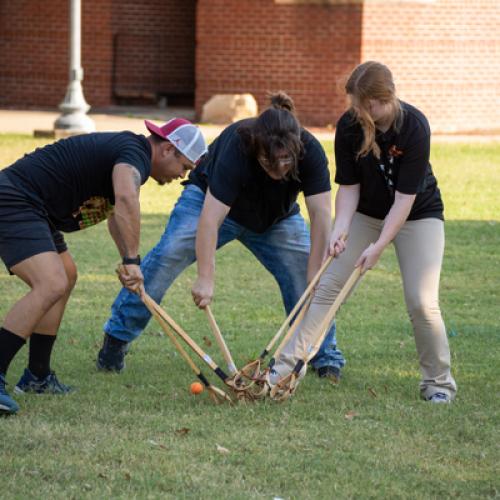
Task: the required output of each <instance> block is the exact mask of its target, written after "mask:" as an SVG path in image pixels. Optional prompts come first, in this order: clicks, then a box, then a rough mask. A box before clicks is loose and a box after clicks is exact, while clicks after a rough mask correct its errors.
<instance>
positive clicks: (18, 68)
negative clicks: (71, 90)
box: [0, 0, 111, 107]
mask: <svg viewBox="0 0 500 500" xmlns="http://www.w3.org/2000/svg"><path fill="white" fill-rule="evenodd" d="M110 20H111V0H100V1H84V2H83V7H82V65H83V67H84V70H85V75H84V84H85V97H86V99H87V101H89V102H91V103H92V105H97V106H98V105H102V104H108V103H109V97H110V92H111V44H110V42H111V26H110ZM68 25H69V2H67V1H65V0H44V2H43V4H40V3H39V2H34V1H32V0H9V1H8V2H0V105H1V106H10V107H13V106H23V107H36V106H42V107H53V106H57V105H58V104H59V103H60V102H61V101H62V99H63V98H64V94H65V92H66V86H67V83H68V50H69V48H68V47H69V40H68V37H69V35H68Z"/></svg>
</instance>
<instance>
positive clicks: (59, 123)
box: [54, 0, 95, 134]
mask: <svg viewBox="0 0 500 500" xmlns="http://www.w3.org/2000/svg"><path fill="white" fill-rule="evenodd" d="M69 2H70V38H69V40H70V68H69V84H68V88H67V90H66V96H65V97H64V101H63V102H62V103H61V104H60V105H59V109H60V110H61V111H62V114H61V116H59V118H57V120H56V121H55V122H54V129H56V130H63V131H64V132H65V133H68V134H81V133H85V132H94V131H95V124H94V122H93V120H92V119H91V118H90V117H89V116H88V115H87V111H88V110H89V109H90V106H89V105H88V104H87V102H86V101H85V97H84V96H83V89H82V83H81V82H82V80H83V68H82V64H81V31H82V30H81V15H82V7H81V0H69Z"/></svg>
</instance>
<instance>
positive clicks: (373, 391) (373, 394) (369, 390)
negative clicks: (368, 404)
mask: <svg viewBox="0 0 500 500" xmlns="http://www.w3.org/2000/svg"><path fill="white" fill-rule="evenodd" d="M368 392H369V393H370V394H371V395H372V396H373V397H374V398H376V397H377V393H376V392H375V389H372V388H371V387H368Z"/></svg>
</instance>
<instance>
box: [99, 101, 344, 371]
mask: <svg viewBox="0 0 500 500" xmlns="http://www.w3.org/2000/svg"><path fill="white" fill-rule="evenodd" d="M300 191H302V192H303V193H304V196H305V202H306V206H307V210H308V213H309V216H310V220H311V234H310V235H309V229H308V227H307V225H306V223H305V221H304V219H303V218H302V216H301V214H300V212H299V206H298V205H297V203H296V199H297V195H298V194H299V192H300ZM330 230H331V186H330V174H329V170H328V160H327V158H326V155H325V153H324V151H323V148H322V147H321V144H320V143H319V142H318V141H317V139H315V138H314V137H313V136H312V134H310V133H309V132H308V131H306V130H305V129H303V128H302V127H301V126H300V123H299V121H298V120H297V118H296V116H295V108H294V104H293V101H292V99H291V98H290V97H289V96H287V95H286V94H285V93H283V92H278V93H277V94H274V95H272V96H271V107H269V108H268V109H266V110H265V111H264V112H262V113H261V114H260V115H259V116H258V117H257V118H251V119H247V120H242V121H239V122H236V123H234V124H232V125H230V126H229V127H227V128H226V129H225V130H224V131H223V132H222V133H221V134H220V136H219V137H218V138H217V139H216V140H215V141H214V142H213V143H212V144H211V145H210V147H209V150H208V154H207V155H206V157H205V158H204V159H203V160H202V161H201V163H200V164H199V165H198V166H197V168H196V169H195V170H194V171H193V172H191V174H190V176H189V180H188V181H187V182H186V186H185V188H184V191H183V193H182V195H181V197H180V198H179V200H178V201H177V204H176V206H175V208H174V210H173V212H172V214H171V216H170V219H169V222H168V224H167V227H166V230H165V233H164V234H163V236H162V238H161V240H160V241H159V242H158V244H157V245H156V246H155V247H154V248H153V249H152V250H151V251H150V252H149V254H148V255H147V256H146V258H145V259H144V260H143V263H142V265H141V269H142V272H143V275H144V284H145V288H146V291H147V292H148V293H149V294H150V295H151V296H152V297H153V298H154V299H155V300H156V301H157V302H160V301H161V300H162V298H163V296H164V294H165V292H166V291H167V289H168V287H169V286H170V285H171V284H172V282H173V281H174V280H175V278H176V277H177V276H178V275H179V274H180V273H181V272H182V271H183V270H184V269H185V268H186V267H187V266H189V265H190V264H191V263H192V262H194V261H195V260H196V261H197V265H198V277H197V279H196V282H195V283H194V285H193V287H192V295H193V299H194V302H195V303H196V305H197V306H198V307H200V308H203V307H205V306H207V305H208V304H210V302H211V300H212V297H213V295H214V283H215V252H216V249H217V248H220V247H222V246H223V245H225V244H226V243H228V242H230V241H232V240H235V239H237V240H239V241H240V242H241V243H243V245H245V246H246V247H247V248H248V249H249V250H250V251H251V252H252V253H253V254H254V255H255V256H256V257H257V259H258V260H259V261H260V262H261V264H262V265H264V267H265V268H266V269H267V270H268V271H269V272H270V273H271V274H272V275H273V276H274V278H275V279H276V281H277V282H278V285H279V287H280V291H281V295H282V298H283V302H284V305H285V309H286V311H287V312H289V311H291V309H292V308H293V306H294V305H295V303H296V302H297V300H298V299H299V297H300V296H301V294H302V293H303V291H304V290H305V288H306V286H307V282H308V280H310V279H311V278H312V277H313V276H314V274H315V273H316V271H317V270H318V269H319V267H320V265H321V263H322V261H323V258H324V257H325V255H326V253H327V250H328V238H329V234H330ZM149 319H150V314H149V312H148V310H147V309H146V307H145V306H144V305H143V304H142V302H141V301H140V299H139V298H138V297H137V296H135V295H134V294H133V293H130V292H129V291H127V290H126V289H123V290H122V291H121V292H120V294H119V295H118V297H117V299H116V300H115V302H114V304H113V306H112V314H111V317H110V318H109V320H108V321H107V322H106V324H105V326H104V331H105V335H104V344H103V347H102V349H101V350H100V352H99V356H98V361H97V366H98V368H100V369H107V370H113V371H121V370H122V369H123V367H124V357H125V353H126V351H127V349H128V343H129V342H131V341H132V340H134V339H135V338H136V337H137V336H138V335H139V334H140V333H141V332H142V330H143V329H144V328H145V327H146V324H147V323H148V321H149ZM343 365H344V360H343V358H342V355H341V353H340V351H337V350H336V346H335V329H334V328H332V329H331V331H330V333H329V335H328V337H327V339H326V340H325V342H324V344H323V346H322V348H321V349H320V351H319V353H318V355H317V356H316V358H315V360H314V363H313V367H314V368H316V369H317V370H318V374H319V375H320V376H331V375H332V376H336V377H339V376H340V369H341V368H342V367H343Z"/></svg>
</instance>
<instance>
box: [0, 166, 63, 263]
mask: <svg viewBox="0 0 500 500" xmlns="http://www.w3.org/2000/svg"><path fill="white" fill-rule="evenodd" d="M67 249H68V247H67V245H66V242H65V241H64V237H63V235H62V233H61V232H59V231H58V230H57V229H55V228H54V227H53V226H52V225H51V223H50V221H49V219H48V218H47V216H46V214H44V210H43V207H39V206H37V204H36V203H35V202H33V201H30V199H29V198H28V197H27V196H26V195H25V194H24V193H23V192H22V191H20V190H18V189H17V188H16V186H15V185H14V184H13V183H12V182H11V181H10V180H9V178H8V177H7V175H6V174H5V173H4V172H1V171H0V258H1V259H2V260H3V262H4V264H5V266H6V267H7V269H8V270H9V271H10V268H11V267H12V266H15V265H16V264H19V262H22V261H23V260H25V259H27V258H29V257H33V255H38V254H39V253H43V252H57V253H63V252H65V251H66V250H67Z"/></svg>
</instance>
